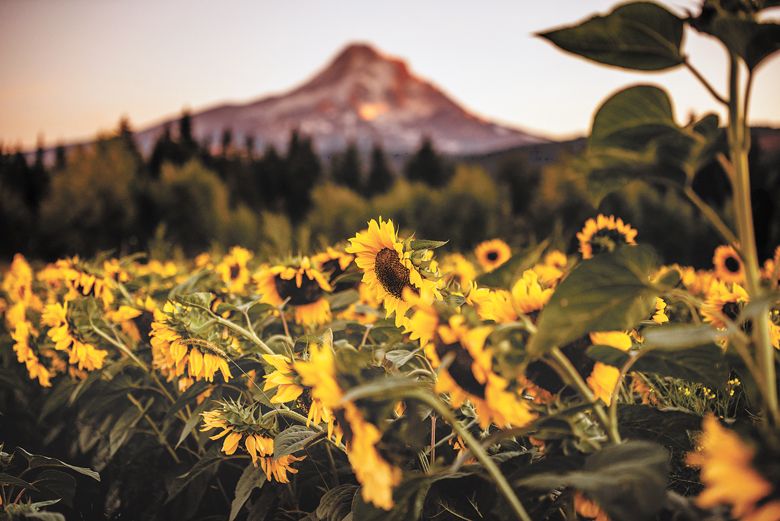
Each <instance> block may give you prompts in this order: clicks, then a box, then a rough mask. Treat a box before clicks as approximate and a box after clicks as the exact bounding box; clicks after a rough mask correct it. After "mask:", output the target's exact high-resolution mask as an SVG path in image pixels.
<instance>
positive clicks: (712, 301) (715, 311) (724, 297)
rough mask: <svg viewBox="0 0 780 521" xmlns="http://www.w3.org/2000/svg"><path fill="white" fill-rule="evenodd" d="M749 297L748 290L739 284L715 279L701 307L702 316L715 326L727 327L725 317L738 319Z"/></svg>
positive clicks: (733, 319) (732, 319)
mask: <svg viewBox="0 0 780 521" xmlns="http://www.w3.org/2000/svg"><path fill="white" fill-rule="evenodd" d="M749 299H750V297H749V295H748V293H747V291H745V289H744V288H743V287H742V286H740V285H739V284H737V283H733V284H728V283H726V282H721V281H714V282H713V283H712V285H711V286H710V289H709V291H708V293H707V298H706V299H705V301H704V305H703V306H702V307H701V314H702V318H703V319H704V321H705V322H708V323H710V324H712V325H713V326H714V327H717V328H725V327H726V322H725V321H724V317H726V318H728V319H729V320H731V321H735V320H737V319H738V318H739V315H740V313H741V312H742V308H744V307H745V305H747V303H748V300H749Z"/></svg>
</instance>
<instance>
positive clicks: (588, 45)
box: [539, 2, 683, 71]
mask: <svg viewBox="0 0 780 521" xmlns="http://www.w3.org/2000/svg"><path fill="white" fill-rule="evenodd" d="M539 36H541V37H542V38H546V39H547V40H549V41H551V42H552V43H554V44H555V45H557V46H558V47H560V48H561V49H563V50H564V51H568V52H570V53H573V54H577V55H579V56H582V57H584V58H588V59H590V60H593V61H596V62H599V63H603V64H606V65H615V66H617V67H623V68H626V69H632V70H643V71H658V70H663V69H668V68H670V67H675V66H677V65H680V64H682V63H683V55H682V51H681V45H682V38H683V21H682V20H681V19H679V18H678V17H676V16H675V15H673V14H672V13H670V12H669V11H667V10H666V9H664V8H663V7H661V6H659V5H657V4H654V3H650V2H634V3H630V4H624V5H621V6H619V7H617V8H616V9H615V10H613V11H612V12H611V13H609V14H608V15H606V16H594V17H592V18H590V19H588V20H585V21H584V22H582V23H580V24H577V25H572V26H568V27H562V28H559V29H555V30H552V31H549V32H545V33H541V34H539Z"/></svg>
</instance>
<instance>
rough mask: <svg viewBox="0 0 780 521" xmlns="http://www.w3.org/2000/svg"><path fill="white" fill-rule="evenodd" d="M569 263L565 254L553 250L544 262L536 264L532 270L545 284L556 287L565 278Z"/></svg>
mask: <svg viewBox="0 0 780 521" xmlns="http://www.w3.org/2000/svg"><path fill="white" fill-rule="evenodd" d="M568 263H569V261H568V259H567V258H566V254H565V253H563V252H562V251H559V250H553V251H551V252H549V253H547V255H545V256H544V260H543V262H541V263H539V264H536V265H535V266H534V267H533V268H532V269H533V270H534V271H535V272H536V274H537V275H538V276H539V280H540V281H542V283H543V284H546V285H548V286H554V285H555V284H557V283H558V281H559V280H561V278H562V277H563V273H564V271H565V270H566V266H567V265H568Z"/></svg>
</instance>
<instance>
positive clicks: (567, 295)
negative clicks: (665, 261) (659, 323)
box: [528, 245, 658, 357]
mask: <svg viewBox="0 0 780 521" xmlns="http://www.w3.org/2000/svg"><path fill="white" fill-rule="evenodd" d="M657 262H658V260H657V257H656V255H655V253H654V252H653V250H652V249H651V248H649V247H647V246H644V245H640V246H623V247H621V248H618V249H617V250H615V251H614V252H610V253H603V254H601V255H596V256H595V257H593V258H592V259H588V260H584V261H582V262H581V263H580V264H579V265H577V266H576V267H575V268H574V269H573V270H572V271H571V273H569V276H568V277H566V278H565V279H564V280H563V282H561V283H560V285H559V286H558V288H557V289H556V290H555V293H553V295H552V297H551V298H550V301H549V302H548V304H547V305H546V306H545V307H544V309H543V310H542V312H541V313H540V314H539V321H538V324H537V328H538V330H537V332H536V334H534V335H533V336H532V337H531V340H530V342H529V344H528V352H529V353H530V354H531V355H532V356H535V357H539V356H541V355H543V354H544V353H546V352H547V351H549V350H550V349H552V348H553V347H555V346H563V345H565V344H567V343H569V342H571V341H573V340H576V339H577V338H580V337H581V336H583V335H585V334H586V333H588V332H591V331H614V330H626V329H630V328H632V327H634V326H635V325H636V324H637V323H639V322H640V321H642V320H644V319H646V318H647V317H649V316H650V313H651V312H652V311H653V309H654V308H655V297H656V296H657V295H658V290H657V289H656V288H654V287H653V286H652V285H651V284H650V282H649V274H650V273H651V271H653V269H654V267H655V266H657Z"/></svg>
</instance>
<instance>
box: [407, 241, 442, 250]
mask: <svg viewBox="0 0 780 521" xmlns="http://www.w3.org/2000/svg"><path fill="white" fill-rule="evenodd" d="M448 242H450V241H429V240H425V239H412V243H411V245H410V246H411V248H412V249H413V250H435V249H436V248H441V247H442V246H444V245H445V244H447V243H448Z"/></svg>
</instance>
